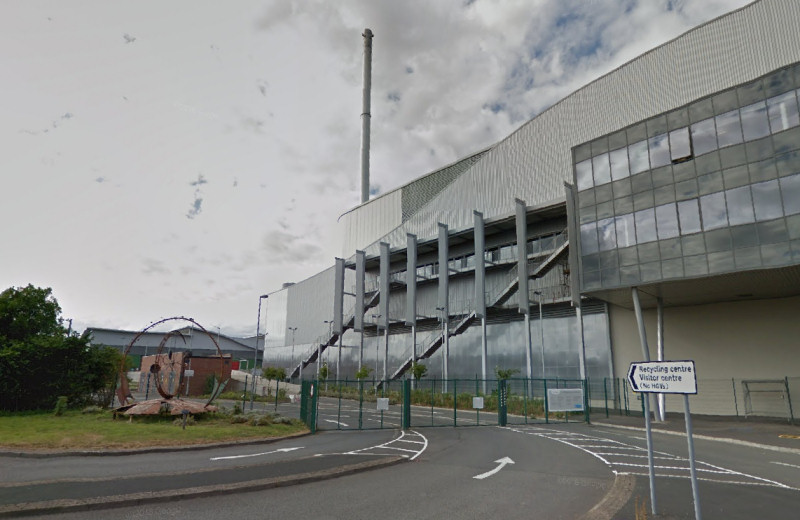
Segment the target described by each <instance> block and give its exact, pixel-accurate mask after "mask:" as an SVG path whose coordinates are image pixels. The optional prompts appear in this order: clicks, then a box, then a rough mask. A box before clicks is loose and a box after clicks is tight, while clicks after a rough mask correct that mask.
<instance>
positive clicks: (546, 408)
mask: <svg viewBox="0 0 800 520" xmlns="http://www.w3.org/2000/svg"><path fill="white" fill-rule="evenodd" d="M542 382H543V383H544V423H545V424H550V404H549V403H548V402H547V379H542Z"/></svg>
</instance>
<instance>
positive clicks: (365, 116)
mask: <svg viewBox="0 0 800 520" xmlns="http://www.w3.org/2000/svg"><path fill="white" fill-rule="evenodd" d="M362 36H363V37H364V80H363V92H362V96H361V97H362V104H361V203H362V204H363V203H365V202H367V201H368V200H369V123H370V118H371V117H372V116H371V115H370V113H369V112H370V93H371V91H372V31H370V30H369V29H364V34H362Z"/></svg>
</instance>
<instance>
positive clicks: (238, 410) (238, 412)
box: [231, 402, 242, 415]
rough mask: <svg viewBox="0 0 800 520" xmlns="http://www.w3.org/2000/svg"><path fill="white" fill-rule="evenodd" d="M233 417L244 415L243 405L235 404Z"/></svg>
mask: <svg viewBox="0 0 800 520" xmlns="http://www.w3.org/2000/svg"><path fill="white" fill-rule="evenodd" d="M231 413H233V415H241V414H242V405H241V404H239V403H238V402H236V403H234V404H233V412H231Z"/></svg>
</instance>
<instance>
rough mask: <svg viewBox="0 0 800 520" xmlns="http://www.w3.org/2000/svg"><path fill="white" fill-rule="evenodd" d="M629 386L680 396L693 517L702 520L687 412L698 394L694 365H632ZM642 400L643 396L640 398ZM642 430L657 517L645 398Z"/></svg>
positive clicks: (645, 363)
mask: <svg viewBox="0 0 800 520" xmlns="http://www.w3.org/2000/svg"><path fill="white" fill-rule="evenodd" d="M628 383H629V384H630V385H631V388H632V389H633V391H634V392H637V393H643V394H650V393H653V394H683V410H684V419H685V421H686V438H687V441H688V443H689V473H690V475H691V480H692V498H693V501H694V516H695V519H696V520H702V516H701V514H700V496H699V494H698V492H697V469H696V467H695V460H694V441H693V439H692V417H691V413H690V411H689V394H696V393H697V373H696V372H695V366H694V361H643V362H635V363H631V366H630V368H629V369H628ZM643 397H644V396H643ZM644 403H645V427H646V430H647V460H648V464H649V466H650V501H651V505H652V510H653V514H654V515H655V514H656V496H655V470H654V468H653V442H652V431H651V429H650V410H649V408H650V406H649V404H650V403H649V399H647V398H646V397H645V398H644Z"/></svg>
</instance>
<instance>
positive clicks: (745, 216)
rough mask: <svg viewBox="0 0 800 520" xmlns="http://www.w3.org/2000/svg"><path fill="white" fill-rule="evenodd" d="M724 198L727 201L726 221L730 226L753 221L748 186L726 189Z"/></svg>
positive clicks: (751, 201)
mask: <svg viewBox="0 0 800 520" xmlns="http://www.w3.org/2000/svg"><path fill="white" fill-rule="evenodd" d="M725 199H726V201H727V203H728V221H729V222H730V224H731V226H738V225H739V224H749V223H751V222H755V216H754V215H753V199H752V197H750V186H742V187H741V188H736V189H733V190H728V191H726V192H725Z"/></svg>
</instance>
